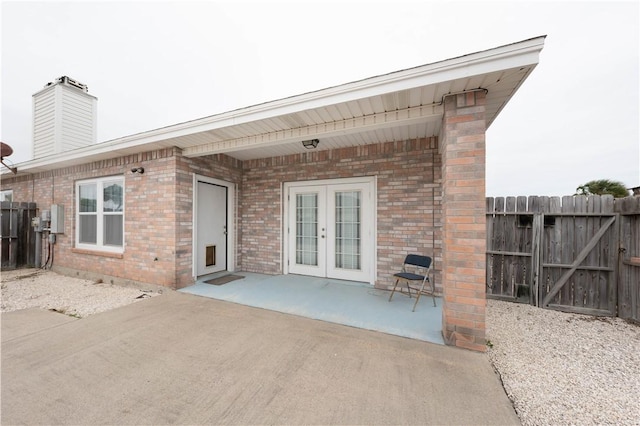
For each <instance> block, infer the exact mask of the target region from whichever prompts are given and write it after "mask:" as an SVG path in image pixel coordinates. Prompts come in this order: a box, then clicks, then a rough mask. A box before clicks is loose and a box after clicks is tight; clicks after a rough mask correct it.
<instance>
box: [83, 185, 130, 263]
mask: <svg viewBox="0 0 640 426" xmlns="http://www.w3.org/2000/svg"><path fill="white" fill-rule="evenodd" d="M113 182H119V183H120V184H121V185H122V212H121V213H119V212H116V213H115V214H121V215H122V246H114V245H105V244H104V243H103V239H104V216H105V212H104V184H105V183H113ZM88 184H95V185H96V195H97V203H96V204H97V205H96V218H97V220H96V227H97V229H96V243H95V244H90V243H81V242H80V186H81V185H88ZM75 201H76V206H75V216H76V223H75V228H76V229H75V234H76V248H78V249H85V250H92V251H103V252H109V253H124V246H125V241H124V235H125V223H126V221H125V205H126V201H125V186H124V176H121V175H116V176H104V177H100V178H93V179H83V180H78V181H76V194H75ZM113 214H114V213H113V212H108V215H113Z"/></svg>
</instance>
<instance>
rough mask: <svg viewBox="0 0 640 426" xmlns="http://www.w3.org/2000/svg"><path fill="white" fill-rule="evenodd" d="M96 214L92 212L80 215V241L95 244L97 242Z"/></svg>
mask: <svg viewBox="0 0 640 426" xmlns="http://www.w3.org/2000/svg"><path fill="white" fill-rule="evenodd" d="M97 227H98V216H96V215H94V214H89V215H81V216H80V242H81V243H85V244H95V243H96V242H97V235H98V233H97Z"/></svg>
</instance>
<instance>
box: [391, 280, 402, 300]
mask: <svg viewBox="0 0 640 426" xmlns="http://www.w3.org/2000/svg"><path fill="white" fill-rule="evenodd" d="M398 281H400V278H398V279H397V280H396V283H395V284H394V285H393V290H391V294H390V295H389V302H391V298H392V297H393V293H395V292H396V287H397V286H398Z"/></svg>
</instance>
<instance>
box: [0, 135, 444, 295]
mask: <svg viewBox="0 0 640 426" xmlns="http://www.w3.org/2000/svg"><path fill="white" fill-rule="evenodd" d="M133 166H136V167H138V166H142V167H144V168H145V173H144V174H132V173H131V171H130V170H131V168H132V167H133ZM193 173H196V174H199V175H203V176H207V177H212V178H217V179H221V180H225V181H230V182H234V183H236V184H237V185H236V191H237V192H236V200H237V206H236V211H237V216H236V224H235V225H236V239H237V252H236V265H237V267H238V269H239V270H245V271H252V272H262V273H268V274H277V273H281V272H282V265H281V263H280V262H281V261H280V259H281V253H280V247H281V240H280V238H281V236H280V233H281V227H282V223H281V217H282V211H281V208H282V206H281V186H282V183H284V182H292V181H300V180H312V179H335V178H348V177H358V176H374V175H375V176H377V177H378V181H377V185H378V194H377V196H378V207H377V209H378V217H377V225H378V229H377V232H378V252H377V256H378V265H377V272H378V280H377V282H376V284H377V285H378V286H380V287H386V286H390V285H391V284H392V279H391V275H392V274H393V272H395V271H397V269H398V268H399V267H400V265H401V263H402V259H403V258H404V256H405V255H406V254H407V253H409V252H417V253H426V254H429V255H432V256H433V257H434V260H435V264H434V267H435V270H436V272H435V280H436V285H438V286H440V277H439V269H440V267H439V265H440V263H441V251H442V250H441V237H440V222H441V191H440V186H441V177H440V174H441V162H440V155H439V154H438V152H437V140H436V138H430V139H421V140H410V141H403V142H389V143H383V144H372V145H366V146H360V147H352V148H343V149H337V150H330V151H314V152H308V153H304V154H300V155H291V156H286V157H273V158H267V159H260V160H252V161H245V162H240V161H238V160H235V159H233V158H231V157H228V156H226V155H215V156H208V157H200V158H185V157H182V155H181V153H180V150H179V149H166V150H160V151H153V152H147V153H142V154H138V155H131V156H126V157H120V158H116V159H113V160H107V161H99V162H95V163H91V164H86V165H82V166H77V167H70V168H65V169H60V170H56V171H54V172H48V173H41V174H35V175H31V176H27V177H15V178H9V179H3V182H2V188H3V189H13V190H14V200H15V201H34V202H36V203H37V204H38V207H39V209H41V210H42V209H47V208H49V207H50V205H51V204H53V203H57V204H63V205H64V207H65V233H64V234H62V235H59V236H58V242H57V244H56V246H55V250H56V252H55V263H54V266H58V267H61V268H65V269H66V270H72V271H90V272H93V273H95V274H97V275H103V276H105V277H107V279H112V278H116V279H122V280H124V281H127V280H128V281H135V282H143V283H152V284H159V285H163V286H168V287H172V288H181V287H184V286H187V285H190V284H191V283H192V282H193V277H192V262H193V257H192V232H193V224H192V221H193V206H192V203H193ZM109 175H123V176H124V177H125V203H126V207H125V244H126V249H125V251H124V253H123V254H122V255H117V256H109V255H104V254H103V253H89V252H86V251H81V250H74V249H73V244H74V240H75V207H74V206H75V200H74V196H73V194H74V192H75V181H76V180H79V179H87V178H91V177H101V176H109Z"/></svg>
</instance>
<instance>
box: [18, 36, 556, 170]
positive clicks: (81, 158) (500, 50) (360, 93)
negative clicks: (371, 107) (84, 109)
mask: <svg viewBox="0 0 640 426" xmlns="http://www.w3.org/2000/svg"><path fill="white" fill-rule="evenodd" d="M545 38H546V36H539V37H535V38H530V39H527V40H523V41H520V42H515V43H511V44H508V45H504V46H500V47H496V48H492V49H488V50H484V51H480V52H475V53H470V54H467V55H463V56H458V57H455V58H451V59H447V60H443V61H439V62H434V63H431V64H426V65H421V66H417V67H413V68H409V69H405V70H400V71H395V72H391V73H388V74H383V75H379V76H375V77H370V78H366V79H362V80H357V81H353V82H350V83H346V84H342V85H339V86H333V87H329V88H326V89H322V90H317V91H313V92H307V93H303V94H301V95H296V96H291V97H286V98H282V99H278V100H274V101H270V102H265V103H261V104H256V105H253V106H249V107H245V108H240V109H236V110H232V111H228V112H224V113H220V114H216V115H211V116H207V117H203V118H199V119H195V120H191V121H186V122H182V123H178V124H174V125H171V126H167V127H162V128H158V129H154V130H149V131H146V132H142V133H137V134H133V135H129V136H125V137H122V138H118V139H113V140H110V141H106V142H101V143H98V144H95V145H90V146H88V147H83V148H80V149H77V150H73V151H67V152H64V153H60V154H56V155H52V156H48V157H46V158H42V159H34V160H30V161H27V162H24V163H20V164H18V165H17V166H18V172H19V173H20V171H23V172H29V171H32V172H37V171H41V170H51V169H55V168H59V167H66V166H69V165H72V164H80V163H86V162H91V161H95V160H96V159H103V158H104V154H107V153H109V154H111V157H114V156H116V155H126V154H130V153H132V150H134V149H135V150H136V151H137V152H139V151H140V150H141V149H149V150H152V149H161V148H167V147H170V146H173V144H172V143H171V141H170V139H173V138H176V137H180V136H186V135H190V134H194V133H199V132H205V131H209V130H214V129H219V128H223V127H227V126H231V125H239V124H244V123H250V122H253V121H257V120H261V119H267V118H271V117H277V116H281V115H286V114H291V113H295V112H300V111H304V110H308V109H312V108H319V107H324V106H329V105H335V104H339V103H343V102H349V101H353V100H356V99H362V98H366V97H370V96H376V95H382V94H385V93H391V92H395V91H400V90H406V89H410V88H414V87H420V86H428V85H432V84H437V83H440V82H444V81H450V80H455V79H457V78H463V77H468V76H471V75H481V74H484V73H489V72H493V71H499V70H503V69H509V68H516V67H520V66H525V65H532V64H533V65H535V64H537V63H538V56H539V53H540V51H541V50H542V48H543V46H544V40H545ZM111 157H110V158H111Z"/></svg>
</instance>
